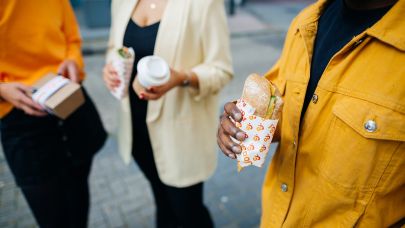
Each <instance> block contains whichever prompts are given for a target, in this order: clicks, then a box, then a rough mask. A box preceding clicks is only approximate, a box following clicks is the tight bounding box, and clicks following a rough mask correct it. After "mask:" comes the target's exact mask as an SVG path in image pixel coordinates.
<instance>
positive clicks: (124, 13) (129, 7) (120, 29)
mask: <svg viewBox="0 0 405 228" xmlns="http://www.w3.org/2000/svg"><path fill="white" fill-rule="evenodd" d="M113 1H114V0H113ZM115 1H117V0H115ZM124 1H127V2H128V3H127V4H121V5H120V7H121V8H120V9H119V11H118V12H119V13H120V15H115V18H117V20H119V21H117V24H116V27H117V30H116V32H115V33H116V35H117V37H115V38H116V39H115V41H116V44H115V45H116V46H117V47H122V46H123V45H124V35H125V30H126V28H127V25H128V22H129V20H130V19H131V17H132V13H133V12H134V9H135V6H136V4H137V3H138V0H124ZM135 55H136V53H135Z"/></svg>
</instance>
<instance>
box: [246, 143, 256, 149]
mask: <svg viewBox="0 0 405 228" xmlns="http://www.w3.org/2000/svg"><path fill="white" fill-rule="evenodd" d="M254 149H255V146H254V145H253V144H250V145H249V146H248V148H247V150H254Z"/></svg>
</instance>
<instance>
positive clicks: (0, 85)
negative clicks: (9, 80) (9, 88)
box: [0, 82, 6, 102]
mask: <svg viewBox="0 0 405 228" xmlns="http://www.w3.org/2000/svg"><path fill="white" fill-rule="evenodd" d="M4 84H5V83H4V82H0V102H4V101H6V100H5V99H4V98H3V86H4Z"/></svg>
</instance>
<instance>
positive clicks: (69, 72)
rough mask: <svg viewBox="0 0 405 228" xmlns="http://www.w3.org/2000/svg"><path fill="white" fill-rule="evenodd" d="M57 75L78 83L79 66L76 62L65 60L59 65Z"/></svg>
mask: <svg viewBox="0 0 405 228" xmlns="http://www.w3.org/2000/svg"><path fill="white" fill-rule="evenodd" d="M58 74H60V75H62V76H64V77H66V78H69V79H70V80H72V81H74V82H76V83H79V82H80V78H79V75H80V71H79V66H78V65H77V64H76V62H75V61H74V60H71V59H67V60H65V61H63V62H62V63H61V64H60V65H59V69H58Z"/></svg>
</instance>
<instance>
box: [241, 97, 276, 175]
mask: <svg viewBox="0 0 405 228" xmlns="http://www.w3.org/2000/svg"><path fill="white" fill-rule="evenodd" d="M236 106H237V107H238V108H239V109H240V110H241V112H242V121H241V122H240V123H238V122H236V123H235V124H236V126H237V127H238V128H240V129H241V130H243V131H244V132H246V134H247V138H246V139H245V141H243V142H239V141H237V140H235V139H234V140H235V142H237V143H238V144H239V145H240V146H241V148H242V153H241V154H238V155H237V156H236V157H237V160H238V164H239V166H240V167H242V168H243V167H247V166H250V165H254V166H257V167H262V166H263V164H264V162H265V160H266V156H267V153H268V151H269V148H270V144H271V141H272V140H273V136H274V133H275V132H276V127H277V123H278V120H270V119H264V118H262V117H259V116H256V115H253V114H254V112H255V108H253V107H252V106H251V105H249V104H248V103H246V102H245V101H243V100H242V99H239V100H238V101H237V103H236Z"/></svg>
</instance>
